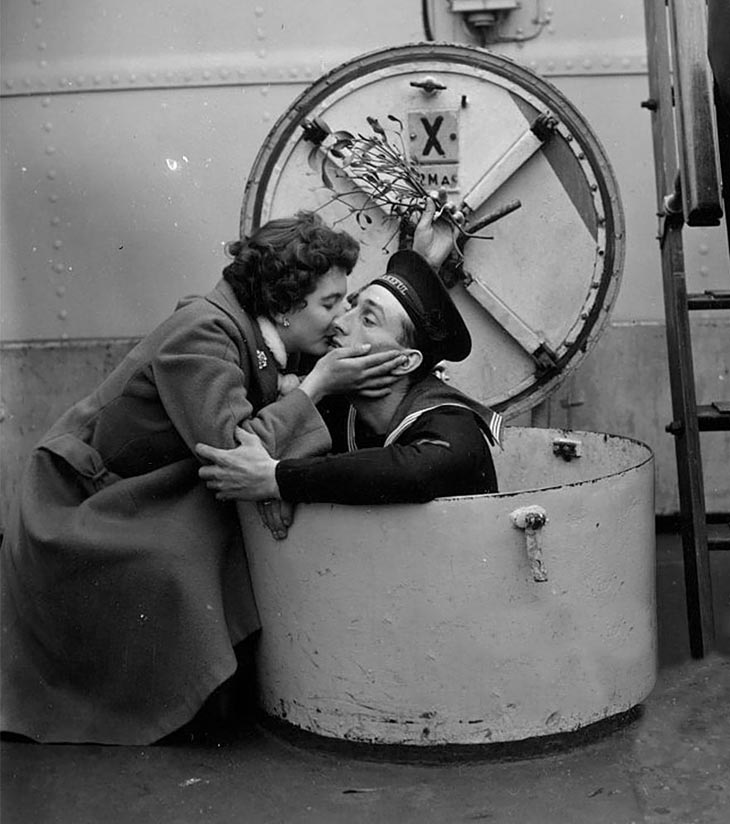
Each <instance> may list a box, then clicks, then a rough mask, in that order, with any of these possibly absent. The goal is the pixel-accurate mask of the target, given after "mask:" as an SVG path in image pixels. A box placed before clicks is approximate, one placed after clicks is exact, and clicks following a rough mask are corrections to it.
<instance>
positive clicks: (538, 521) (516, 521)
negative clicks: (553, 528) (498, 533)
mask: <svg viewBox="0 0 730 824" xmlns="http://www.w3.org/2000/svg"><path fill="white" fill-rule="evenodd" d="M509 517H510V520H511V521H512V524H513V526H515V527H516V528H517V529H522V530H524V532H525V546H526V549H527V560H528V561H529V562H530V569H531V570H532V579H533V580H534V581H538V582H539V583H541V582H543V581H547V579H548V576H547V570H546V569H545V564H544V563H543V560H542V546H541V545H540V530H542V528H543V526H545V524H546V523H547V521H548V517H547V512H546V511H545V510H544V509H543V508H542V507H541V506H535V505H533V506H523V507H520V508H519V509H515V510H514V512H511V513H510V516H509Z"/></svg>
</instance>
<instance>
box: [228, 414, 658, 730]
mask: <svg viewBox="0 0 730 824" xmlns="http://www.w3.org/2000/svg"><path fill="white" fill-rule="evenodd" d="M564 435H565V433H564V432H559V431H557V430H544V429H522V428H508V429H507V430H506V439H505V450H504V452H503V453H501V454H500V455H498V456H497V471H498V474H499V477H500V484H501V489H502V490H503V492H501V493H499V494H496V495H486V496H475V497H464V498H451V499H441V500H437V501H434V502H432V503H429V504H423V505H409V506H403V505H400V506H389V507H378V508H376V509H373V508H368V507H344V506H336V505H325V504H318V505H301V506H300V507H299V508H298V510H297V514H296V521H295V524H294V526H293V528H292V529H291V531H290V534H289V537H288V538H287V539H286V540H285V541H283V542H276V541H274V540H273V539H272V538H271V537H270V536H269V534H268V532H267V531H266V530H265V529H264V528H263V527H262V526H261V525H260V524H259V520H258V517H257V516H256V514H255V512H248V513H247V514H246V515H247V516H246V517H244V518H243V519H242V520H243V523H244V533H245V540H246V546H247V547H248V551H249V559H250V564H251V570H252V575H253V579H254V586H255V590H256V595H257V599H258V605H259V609H260V612H261V620H262V625H263V632H262V636H261V654H260V673H259V674H260V682H261V688H262V699H263V706H264V708H265V710H266V711H267V712H268V713H269V714H271V715H273V716H275V717H278V718H281V719H284V720H286V721H288V722H290V723H292V724H294V725H295V726H297V727H300V728H302V729H304V730H308V731H310V732H314V733H317V734H320V735H323V736H328V737H334V738H338V739H349V740H352V741H358V742H370V743H382V744H407V745H419V746H427V745H434V744H457V743H458V744H484V743H492V742H499V741H518V740H522V739H526V738H531V737H534V736H544V735H550V734H552V733H561V732H568V731H572V730H576V729H578V728H580V727H583V726H586V725H588V724H590V723H592V722H594V721H599V720H601V719H604V718H607V717H610V716H612V715H615V714H617V713H620V712H623V711H625V710H627V709H629V708H631V707H633V706H635V705H636V704H638V703H640V702H641V701H642V700H643V699H644V698H645V697H646V696H647V695H648V694H649V692H650V691H651V689H652V687H653V685H654V681H655V676H656V625H655V621H656V618H655V591H654V499H653V488H654V487H653V457H652V454H651V451H650V450H649V449H648V448H647V447H646V446H644V445H643V444H641V443H639V442H637V441H633V440H628V439H625V438H618V437H613V436H608V435H602V434H597V433H576V432H573V433H571V436H570V437H571V438H572V439H576V438H577V439H579V440H580V441H581V444H580V451H581V457H579V458H576V459H573V460H571V461H569V462H566V461H565V460H563V458H561V457H559V456H558V455H556V454H554V451H553V441H554V440H555V439H556V438H559V437H563V436H564ZM533 506H537V507H542V508H543V509H544V510H545V511H546V512H547V517H548V521H547V523H546V524H545V526H544V527H542V528H541V529H538V530H537V532H538V535H537V540H538V541H539V542H540V549H541V552H542V563H543V567H544V571H545V572H546V573H547V580H546V581H536V580H534V578H535V577H539V576H535V575H533V571H532V566H531V563H530V558H528V554H527V546H526V536H525V534H524V532H523V531H522V530H521V529H519V528H516V526H515V524H514V523H513V520H514V519H513V518H511V515H512V514H513V513H514V511H515V510H517V509H519V508H521V507H533Z"/></svg>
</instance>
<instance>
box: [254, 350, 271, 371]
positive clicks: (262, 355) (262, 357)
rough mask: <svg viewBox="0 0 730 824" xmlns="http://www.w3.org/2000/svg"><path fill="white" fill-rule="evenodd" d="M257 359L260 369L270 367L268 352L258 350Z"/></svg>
mask: <svg viewBox="0 0 730 824" xmlns="http://www.w3.org/2000/svg"><path fill="white" fill-rule="evenodd" d="M256 358H257V360H258V362H259V369H266V367H267V366H268V365H269V359H268V358H267V357H266V352H264V351H263V350H261V349H257V350H256Z"/></svg>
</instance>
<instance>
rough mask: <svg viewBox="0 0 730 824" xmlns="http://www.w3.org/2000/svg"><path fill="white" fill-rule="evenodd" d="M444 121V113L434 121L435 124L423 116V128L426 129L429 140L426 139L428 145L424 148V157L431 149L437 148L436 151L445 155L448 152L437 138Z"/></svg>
mask: <svg viewBox="0 0 730 824" xmlns="http://www.w3.org/2000/svg"><path fill="white" fill-rule="evenodd" d="M443 122H444V118H443V116H442V115H439V116H438V117H437V118H436V119H435V120H434V121H433V125H431V123H429V122H428V120H427V118H425V117H422V118H421V123H423V128H424V129H425V130H426V137H428V140H427V141H426V145H425V146H424V148H423V157H426V155H427V154H428V153H429V152H430V151H431V149H436V151H437V152H438V153H439V154H440V155H441V156H442V157H443V156H444V155H445V154H446V152H445V151H444V150H443V149H442V148H441V144H440V143H439V142H438V140H437V139H436V132H437V131H438V130H439V129H440V128H441V124H442V123H443Z"/></svg>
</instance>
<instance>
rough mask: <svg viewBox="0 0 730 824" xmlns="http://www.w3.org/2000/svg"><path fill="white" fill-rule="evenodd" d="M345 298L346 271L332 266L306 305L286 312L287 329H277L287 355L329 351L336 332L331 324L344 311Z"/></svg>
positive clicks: (320, 280) (306, 299)
mask: <svg viewBox="0 0 730 824" xmlns="http://www.w3.org/2000/svg"><path fill="white" fill-rule="evenodd" d="M346 294H347V277H346V275H345V270H344V269H341V268H340V267H339V266H333V267H332V268H331V269H329V270H328V271H327V272H325V273H324V275H322V277H321V278H320V279H319V281H318V283H317V286H316V288H315V290H314V291H313V292H310V293H309V294H308V295H307V296H306V298H305V301H306V305H305V306H303V307H302V308H301V309H294V310H292V311H291V312H289V314H288V315H287V317H288V319H289V326H287V327H283V328H282V327H280V328H279V332H280V333H281V339H282V340H283V342H284V346H285V347H286V351H287V352H288V353H289V354H290V355H291V354H295V353H300V354H306V355H316V356H319V355H324V354H325V353H326V352H328V351H329V349H330V339H331V337H332V335H333V334H334V332H335V329H334V322H335V320H336V319H337V318H338V317H339V316H340V315H342V314H343V312H344V311H345V305H344V301H345V295H346Z"/></svg>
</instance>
